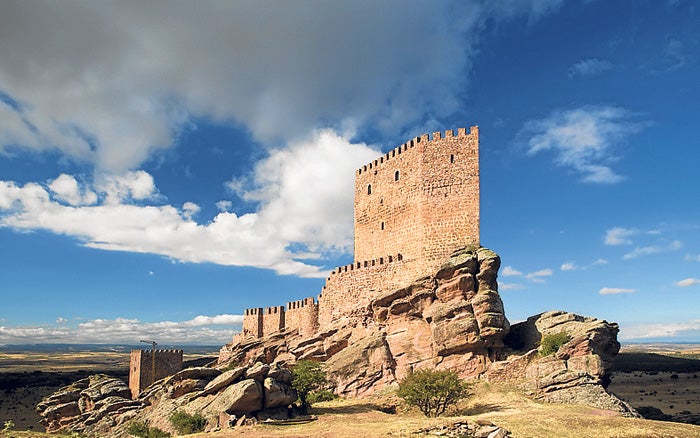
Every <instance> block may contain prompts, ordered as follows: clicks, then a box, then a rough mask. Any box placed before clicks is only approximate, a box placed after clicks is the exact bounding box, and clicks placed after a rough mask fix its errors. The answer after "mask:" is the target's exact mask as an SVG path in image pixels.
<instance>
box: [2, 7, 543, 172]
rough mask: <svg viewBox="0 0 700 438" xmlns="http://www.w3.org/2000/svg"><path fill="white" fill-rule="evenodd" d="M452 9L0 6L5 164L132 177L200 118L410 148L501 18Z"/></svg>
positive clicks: (446, 106) (446, 110) (278, 134)
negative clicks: (40, 163)
mask: <svg viewBox="0 0 700 438" xmlns="http://www.w3.org/2000/svg"><path fill="white" fill-rule="evenodd" d="M540 3H542V2H541V1H539V2H535V3H533V6H532V8H535V6H536V4H540ZM545 3H549V2H545ZM441 6H442V7H436V6H435V5H434V4H432V3H431V4H428V3H425V2H419V1H412V2H409V3H406V2H392V1H389V2H366V1H358V2H333V3H329V4H327V5H325V6H324V7H322V8H319V7H318V5H317V4H316V3H314V2H301V3H297V2H280V3H278V4H275V7H274V8H270V7H267V6H265V5H264V4H259V3H258V2H235V3H227V2H224V3H221V2H213V1H209V2H198V3H197V4H194V3H188V2H182V3H171V2H165V1H153V2H149V3H148V4H147V5H144V4H135V3H130V2H114V3H108V4H93V3H87V4H86V3H84V2H79V1H70V0H68V1H64V2H61V4H60V5H59V4H54V3H48V4H45V5H40V6H39V5H36V4H32V3H26V2H18V3H10V4H8V3H6V2H0V29H2V30H3V33H2V40H3V43H4V44H2V46H0V59H2V60H3V65H2V68H1V69H0V90H1V91H2V92H3V93H6V94H7V95H9V96H10V98H11V99H13V100H14V101H16V102H17V105H10V104H8V103H6V102H1V101H0V150H1V149H3V148H8V147H23V148H28V149H32V150H46V149H52V150H58V151H60V152H62V153H63V154H65V155H66V156H69V157H71V158H73V159H76V160H81V161H84V162H88V163H94V164H95V165H97V167H98V168H100V169H104V170H106V171H108V172H110V173H122V172H124V171H126V170H130V169H135V168H138V166H139V165H140V163H142V162H144V161H145V160H146V159H147V158H148V157H149V156H150V155H152V154H153V153H157V152H158V151H159V150H162V149H163V148H168V147H171V146H172V145H173V143H174V140H175V138H176V137H177V135H178V133H179V132H180V131H181V130H182V129H183V128H186V127H187V126H188V124H189V123H190V119H191V118H193V117H205V118H210V119H213V120H216V121H230V120H235V121H237V122H238V123H241V124H242V125H244V126H245V127H247V128H248V129H249V130H250V132H251V133H252V134H253V135H254V137H255V138H256V139H257V140H260V141H262V142H264V143H266V144H270V145H272V144H279V142H280V141H287V140H289V139H298V138H300V137H303V136H306V135H308V133H309V132H310V131H311V130H313V129H315V128H319V127H328V126H331V127H335V128H343V130H344V131H345V129H346V128H347V129H349V130H351V129H353V128H356V127H359V126H365V125H368V124H371V125H372V126H373V127H378V128H379V129H380V131H381V132H382V133H391V134H396V133H400V132H402V131H403V130H404V129H406V128H407V127H412V126H415V125H416V124H418V123H420V122H423V121H424V120H427V119H430V118H432V119H435V118H439V117H441V116H446V115H449V114H451V113H452V112H453V111H455V110H456V109H457V104H458V103H457V102H458V98H457V96H458V95H459V91H460V90H463V89H464V88H465V86H466V81H467V77H468V75H466V74H464V71H465V69H467V67H468V66H469V63H470V57H471V56H472V54H473V53H474V52H475V49H474V46H475V44H476V41H477V40H478V37H477V32H479V31H480V30H481V29H482V27H481V23H482V22H483V20H486V19H488V18H490V17H491V16H492V14H493V12H490V11H489V10H488V9H486V8H484V7H481V6H480V5H478V4H465V5H461V4H459V3H454V4H452V5H450V4H448V3H445V4H443V5H441ZM517 9H518V10H519V11H520V13H526V12H527V11H528V9H529V6H527V7H520V6H518V8H517ZM544 12H546V10H544V11H542V13H544ZM202 29H206V32H203V31H202ZM261 29H264V30H265V31H264V33H265V38H264V43H263V40H262V39H260V38H258V36H259V33H260V30H261ZM406 29H411V30H410V32H407V31H406ZM427 53H430V55H431V56H430V60H428V59H426V57H425V55H426V54H427ZM435 65H440V66H441V67H440V68H435ZM173 66H177V68H173ZM319 121H325V123H327V124H326V125H325V126H321V125H319V123H320V122H319Z"/></svg>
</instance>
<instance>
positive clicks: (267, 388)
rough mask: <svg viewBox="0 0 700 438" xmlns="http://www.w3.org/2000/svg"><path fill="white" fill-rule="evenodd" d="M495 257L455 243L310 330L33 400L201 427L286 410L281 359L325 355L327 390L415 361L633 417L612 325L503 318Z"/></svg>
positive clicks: (101, 414)
mask: <svg viewBox="0 0 700 438" xmlns="http://www.w3.org/2000/svg"><path fill="white" fill-rule="evenodd" d="M499 267H500V258H499V256H498V255H497V254H496V253H494V252H493V251H490V250H488V249H485V248H468V249H463V250H459V251H457V252H455V253H454V254H453V255H452V256H451V257H450V258H449V259H448V260H447V261H446V262H445V263H444V264H443V265H442V266H441V267H440V268H439V269H438V270H437V271H436V272H435V273H434V274H433V275H430V276H427V277H423V278H420V279H417V280H416V281H414V282H413V283H412V284H409V285H408V286H406V287H403V288H400V289H397V290H393V291H390V292H383V293H377V294H375V295H374V296H372V297H371V299H370V300H368V304H366V305H359V306H358V307H357V308H356V309H354V310H353V311H352V312H350V313H348V314H345V315H343V316H342V317H339V318H337V319H336V320H335V321H333V322H332V323H330V324H327V325H325V326H322V327H321V329H320V330H319V331H318V332H317V333H313V334H311V335H309V334H308V333H304V334H300V333H299V330H297V329H293V330H289V331H286V330H282V331H280V332H277V333H273V334H272V335H269V336H266V337H263V338H254V337H250V338H247V339H240V338H238V342H236V343H235V344H229V345H226V346H224V347H223V348H222V349H221V352H220V357H219V364H218V367H219V368H221V369H222V370H223V369H225V370H224V371H222V370H217V369H212V368H190V369H185V370H182V371H180V372H178V373H176V374H174V375H173V376H170V377H168V378H165V379H163V380H161V381H159V382H156V383H155V384H154V385H152V386H150V387H149V388H147V389H146V390H144V391H143V392H142V393H141V394H140V395H139V397H138V399H137V400H129V399H128V397H129V390H128V388H127V387H126V385H124V384H123V383H121V384H120V383H117V382H114V381H112V380H109V381H107V380H105V379H104V376H103V377H95V376H93V377H91V378H90V379H84V380H82V381H79V382H76V383H75V384H74V385H71V386H70V387H67V388H64V389H63V390H61V391H59V392H58V393H56V394H54V395H52V396H50V397H49V398H47V399H45V400H44V401H43V402H42V403H41V405H40V406H39V409H40V411H41V412H42V415H43V417H44V419H45V422H46V424H47V425H48V427H49V430H51V431H58V430H68V429H73V430H79V431H81V430H82V431H89V432H95V433H98V434H99V433H103V434H104V433H106V432H105V431H109V433H106V434H107V435H109V436H120V435H119V434H123V433H124V430H125V429H126V425H127V424H128V423H129V422H130V421H143V422H146V423H147V424H149V425H150V426H154V427H158V428H160V429H163V430H166V431H172V428H171V426H170V424H169V422H168V417H169V416H170V415H171V414H172V413H173V412H175V411H178V410H182V411H185V412H188V413H201V414H203V415H204V416H205V417H206V418H207V419H208V420H209V425H208V428H209V429H214V428H217V427H221V428H223V427H227V426H228V425H229V424H238V423H241V424H242V423H244V422H245V421H246V420H245V418H257V419H266V418H286V417H287V415H288V406H289V405H290V404H291V403H292V402H293V401H294V400H295V399H296V393H295V392H294V391H293V390H292V388H291V387H290V385H289V383H290V382H291V380H292V375H291V372H290V371H289V369H288V368H287V367H288V366H289V365H291V364H293V363H294V362H296V361H297V360H301V359H312V360H316V361H320V362H324V363H325V368H326V370H327V372H328V375H329V378H330V380H331V382H332V383H333V386H334V389H335V392H336V393H337V394H339V395H342V396H353V397H356V396H359V397H363V396H368V395H371V394H372V393H374V392H376V391H378V390H380V389H382V388H385V387H388V386H391V385H395V384H396V383H397V382H398V381H399V380H400V379H402V378H403V377H404V376H406V375H407V374H408V373H410V372H411V371H412V370H414V369H419V368H435V369H450V370H453V371H456V372H457V373H458V374H459V375H460V376H461V377H463V378H474V379H477V378H478V379H484V380H488V381H493V382H513V383H515V384H517V385H519V386H520V387H522V388H524V389H525V390H526V391H529V392H530V393H531V394H532V395H533V396H535V397H538V398H540V399H542V400H544V401H551V402H567V403H583V404H588V405H592V406H596V407H599V408H602V409H610V410H616V411H619V412H623V413H624V414H626V415H636V413H635V412H634V410H632V409H631V408H630V407H629V406H628V405H626V404H625V403H623V402H622V401H620V400H619V399H617V398H616V397H614V396H612V395H609V394H607V393H606V391H605V389H604V387H605V385H606V383H607V379H608V373H609V370H610V367H611V365H612V361H613V358H614V356H615V355H616V354H617V352H618V350H619V348H620V344H619V343H618V342H617V339H616V336H617V332H618V327H617V324H614V323H608V322H607V321H602V320H598V319H595V318H589V317H582V316H578V315H574V314H571V313H566V312H562V311H553V312H545V313H542V314H539V315H536V316H533V317H531V318H528V320H527V321H524V322H522V323H519V324H515V325H513V326H512V327H511V326H510V324H509V322H508V320H507V319H506V317H505V313H504V309H503V303H502V301H501V298H500V296H499V294H498V284H497V274H498V269H499ZM560 332H564V333H566V334H567V335H568V339H569V340H568V342H566V343H564V344H563V345H562V346H561V347H560V348H559V349H558V351H556V352H555V353H553V354H551V355H549V356H545V357H542V356H541V354H540V353H539V351H538V346H539V343H540V341H541V339H542V337H543V336H546V335H549V334H554V333H560Z"/></svg>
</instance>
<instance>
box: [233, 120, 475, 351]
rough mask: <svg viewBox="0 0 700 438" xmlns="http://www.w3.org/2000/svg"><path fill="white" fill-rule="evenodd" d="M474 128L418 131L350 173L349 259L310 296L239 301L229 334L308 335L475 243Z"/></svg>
mask: <svg viewBox="0 0 700 438" xmlns="http://www.w3.org/2000/svg"><path fill="white" fill-rule="evenodd" d="M479 192H480V177H479V128H478V127H476V126H472V127H471V128H470V130H469V132H467V130H466V129H465V128H459V129H458V130H457V132H456V133H455V132H454V131H453V130H448V131H445V132H444V133H442V132H435V133H433V135H432V137H431V136H429V135H428V134H423V135H421V136H419V137H415V138H413V139H411V140H409V141H407V142H406V143H404V144H402V145H400V146H398V147H396V148H394V149H392V150H391V151H389V152H387V153H385V154H384V155H382V156H380V157H378V158H377V159H375V160H373V161H372V162H370V163H368V164H366V165H364V166H362V167H361V168H359V169H358V170H357V171H356V173H355V201H354V261H353V263H351V264H348V265H346V266H341V267H338V268H336V269H335V270H333V271H332V272H331V274H330V276H329V277H328V278H327V279H326V283H325V286H324V287H323V289H322V292H321V294H320V295H319V296H318V302H317V303H316V302H314V299H313V298H305V299H304V300H300V301H295V302H291V303H287V308H286V311H285V309H284V307H282V306H277V307H271V308H267V309H266V310H265V311H264V312H263V309H262V308H253V309H247V310H246V311H245V315H244V319H243V331H242V333H241V334H240V335H237V336H236V337H234V343H236V342H239V341H240V339H241V338H246V337H255V338H259V337H262V336H267V335H270V334H272V333H275V332H278V331H280V330H295V329H296V330H299V332H300V333H302V334H304V335H310V334H313V333H315V332H317V331H318V329H319V327H324V326H326V325H327V324H329V323H330V322H331V321H333V320H335V319H337V318H339V317H342V316H348V315H350V314H351V313H352V312H353V311H354V310H357V309H360V308H362V307H366V306H367V305H368V304H369V303H370V301H371V299H372V297H373V296H374V295H376V294H378V293H380V292H382V291H385V290H394V289H398V288H400V287H403V286H406V285H408V284H409V283H410V282H412V281H413V280H415V279H417V278H419V277H422V276H425V275H428V274H430V273H432V272H434V271H436V270H437V269H438V268H439V266H440V265H441V264H442V263H443V262H444V260H445V259H447V257H449V255H450V254H451V253H452V252H453V251H455V250H457V249H459V248H462V247H465V246H469V245H479V244H480V242H479V227H480V224H479V217H480V211H479V203H480V193H479Z"/></svg>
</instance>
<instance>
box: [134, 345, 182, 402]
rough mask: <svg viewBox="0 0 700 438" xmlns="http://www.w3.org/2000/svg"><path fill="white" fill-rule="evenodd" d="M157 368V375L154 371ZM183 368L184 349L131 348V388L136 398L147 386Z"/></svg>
mask: <svg viewBox="0 0 700 438" xmlns="http://www.w3.org/2000/svg"><path fill="white" fill-rule="evenodd" d="M154 369H155V376H154V375H153V371H154ZM180 370H182V350H156V351H155V360H154V355H153V350H131V361H130V364H129V389H131V397H132V398H133V399H136V397H138V395H139V394H140V393H141V391H143V390H144V389H145V388H147V387H149V386H150V385H151V384H152V383H153V382H156V381H158V380H160V379H162V378H164V377H167V376H171V375H173V374H175V373H177V372H178V371H180Z"/></svg>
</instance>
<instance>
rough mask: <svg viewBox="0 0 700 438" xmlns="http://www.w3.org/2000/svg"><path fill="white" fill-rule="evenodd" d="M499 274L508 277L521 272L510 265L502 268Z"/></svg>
mask: <svg viewBox="0 0 700 438" xmlns="http://www.w3.org/2000/svg"><path fill="white" fill-rule="evenodd" d="M501 275H502V276H504V277H508V276H517V275H523V273H522V272H520V271H518V270H517V269H515V268H513V267H512V266H506V267H505V268H503V271H501Z"/></svg>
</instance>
